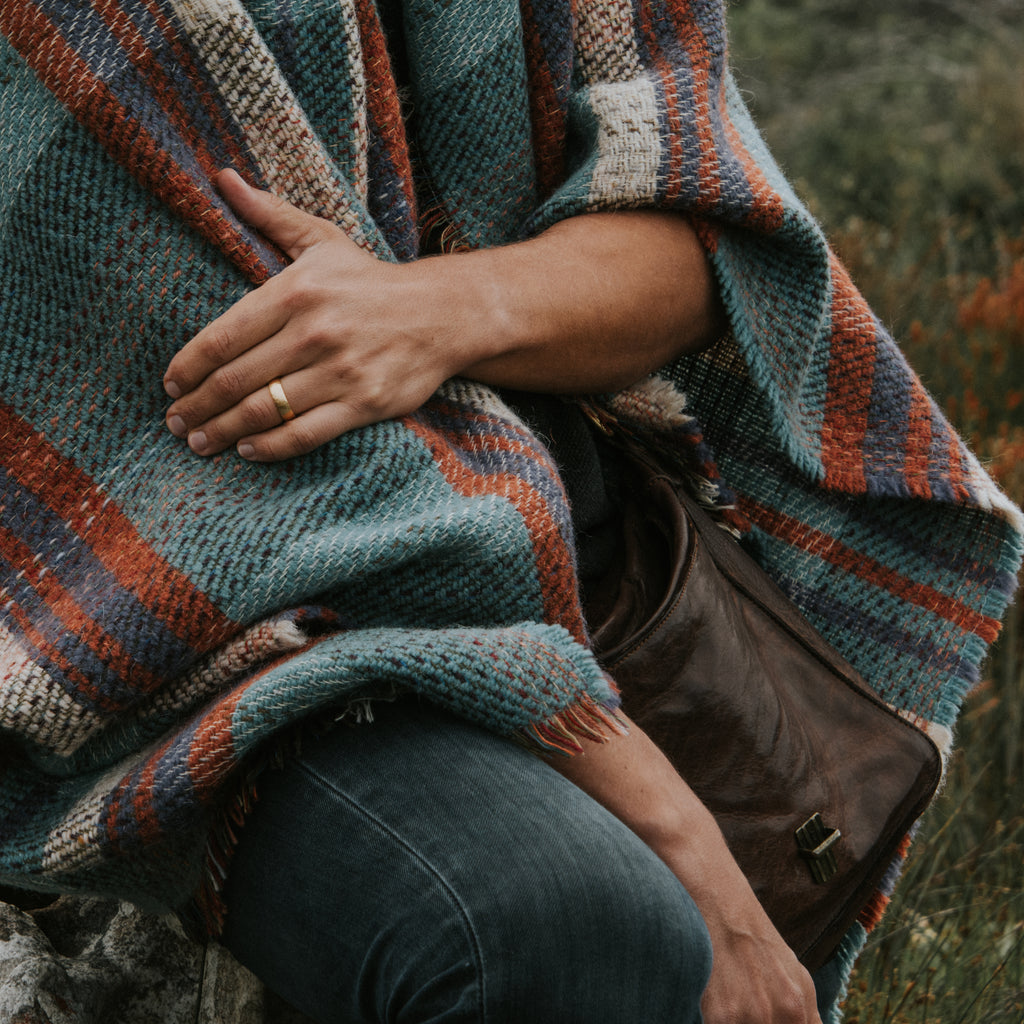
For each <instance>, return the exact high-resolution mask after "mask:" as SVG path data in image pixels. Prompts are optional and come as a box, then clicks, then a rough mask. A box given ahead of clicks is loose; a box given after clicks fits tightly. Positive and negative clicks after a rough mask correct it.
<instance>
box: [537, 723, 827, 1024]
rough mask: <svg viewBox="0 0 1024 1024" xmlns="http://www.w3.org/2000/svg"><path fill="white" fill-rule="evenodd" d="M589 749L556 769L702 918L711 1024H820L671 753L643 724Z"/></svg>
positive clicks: (790, 957) (807, 989)
mask: <svg viewBox="0 0 1024 1024" xmlns="http://www.w3.org/2000/svg"><path fill="white" fill-rule="evenodd" d="M583 746H584V750H583V752H582V753H580V754H576V755H575V756H573V757H565V756H553V757H551V758H548V759H547V760H548V763H549V764H550V765H551V766H552V767H553V768H555V769H556V770H557V771H558V772H560V773H561V774H562V775H564V776H565V777H566V778H567V779H569V780H570V781H571V782H574V783H575V784H576V785H577V786H579V787H580V789H582V790H583V791H584V792H585V793H587V794H588V795H589V796H591V797H593V798H594V799H595V800H596V801H597V802H598V803H599V804H601V805H602V806H604V807H606V808H607V809H608V810H609V811H611V812H612V814H614V815H615V816H616V817H617V818H619V820H620V821H622V822H623V823H625V824H626V825H628V826H629V827H630V828H631V829H632V830H633V831H634V832H635V833H636V834H637V835H638V836H639V837H640V838H641V839H642V840H643V841H644V842H645V843H646V844H647V845H648V846H649V847H650V848H651V849H652V850H654V852H655V853H656V854H658V856H659V857H660V858H661V859H662V860H663V861H664V862H665V863H666V864H667V865H668V867H669V868H670V870H671V871H672V873H673V874H674V875H675V876H676V877H677V878H678V879H679V880H680V881H681V882H682V883H683V885H684V886H685V887H686V889H687V891H688V892H689V894H690V895H691V896H692V897H693V900H694V902H695V903H696V904H697V907H698V908H699V910H700V912H701V915H702V916H703V917H704V922H705V924H706V925H707V927H708V932H709V934H710V936H711V950H712V957H713V963H712V971H711V980H710V982H709V983H708V987H707V990H706V992H705V994H704V1002H703V1007H702V1009H703V1013H704V1022H705V1024H818V1022H819V1017H818V1013H817V1009H816V1005H815V995H814V985H813V983H812V981H811V978H810V975H809V974H808V973H807V971H806V970H805V969H804V968H803V967H802V966H801V964H800V963H799V961H798V960H797V958H796V955H795V954H794V953H793V951H792V950H791V949H790V948H789V947H788V946H787V945H786V944H785V942H783V940H782V938H781V937H780V936H779V933H778V932H777V931H776V930H775V928H774V926H773V925H772V923H771V921H770V920H769V918H768V916H767V914H765V912H764V910H763V909H762V908H761V905H760V903H758V901H757V897H756V896H755V895H754V893H753V890H752V889H751V888H750V886H749V884H748V883H747V880H746V878H745V876H744V875H743V872H742V871H740V869H739V867H738V865H737V864H736V861H735V860H734V859H733V857H732V855H731V854H730V853H729V850H728V847H727V846H726V845H725V839H724V838H723V836H722V833H721V831H720V829H719V828H718V825H717V823H716V822H715V819H714V817H713V816H712V815H711V813H710V812H709V811H708V810H707V808H706V807H705V806H704V805H703V804H702V803H701V802H700V800H699V799H698V798H697V796H696V794H695V793H694V792H693V790H692V789H690V787H689V786H688V785H687V784H686V783H685V782H684V781H683V779H681V778H680V777H679V775H678V773H677V772H676V770H675V769H674V768H673V767H672V765H671V764H670V763H669V761H668V759H667V758H666V757H665V756H664V754H662V752H661V751H660V750H659V749H658V747H657V746H655V744H654V743H653V741H652V740H651V739H650V738H649V737H648V736H647V735H646V733H644V732H642V731H641V730H640V729H639V728H638V727H637V726H636V725H630V731H629V735H625V736H621V735H620V736H614V737H612V738H611V739H609V740H607V741H605V742H604V743H595V742H589V741H586V740H584V741H583Z"/></svg>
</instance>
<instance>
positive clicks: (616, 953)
mask: <svg viewBox="0 0 1024 1024" xmlns="http://www.w3.org/2000/svg"><path fill="white" fill-rule="evenodd" d="M226 895H227V901H228V909H229V913H228V920H227V929H226V933H225V939H224V941H225V943H226V944H227V946H228V947H229V948H230V949H231V950H232V951H233V952H234V954H235V955H236V956H237V957H238V959H239V960H241V961H242V963H244V964H246V965H247V966H248V967H249V968H250V969H252V970H253V971H254V972H255V973H256V974H257V975H258V976H259V977H260V978H262V979H263V980H264V982H265V983H266V984H268V985H269V986H270V987H271V988H272V989H274V990H275V991H276V992H277V993H278V994H279V995H281V996H283V997H284V998H285V999H287V1000H288V1001H289V1002H290V1003H292V1004H293V1005H294V1006H296V1007H297V1008H298V1009H300V1010H303V1011H304V1012H305V1013H307V1014H309V1016H311V1017H313V1018H314V1019H315V1020H317V1021H322V1022H328V1021H330V1022H334V1021H337V1022H342V1021H343V1022H349V1024H354V1022H362V1021H375V1022H377V1021H388V1022H396V1024H397V1022H403V1024H412V1022H417V1024H425V1022H428V1021H429V1022H442V1021H443V1022H481V1024H482V1022H487V1024H500V1022H501V1024H503V1022H508V1024H545V1022H552V1024H555V1022H557V1024H573V1022H579V1024H597V1022H600V1024H637V1022H644V1024H661V1022H672V1024H690V1022H699V1021H700V998H701V994H702V992H703V990H704V986H705V984H706V982H707V978H708V974H709V972H710V967H711V949H710V943H709V940H708V935H707V930H706V928H705V926H704V922H703V920H702V918H701V916H700V914H699V912H698V911H697V908H696V907H695V905H694V903H693V901H692V900H691V899H690V897H689V895H688V893H687V892H686V890H685V889H684V888H683V886H682V885H681V884H680V883H679V881H678V880H677V879H676V878H675V876H674V875H672V874H671V872H669V870H668V869H667V868H666V867H665V866H664V864H662V862H661V861H660V860H659V859H658V858H657V857H656V856H655V855H654V854H653V853H652V852H651V851H650V850H649V849H648V848H647V846H645V845H644V844H643V843H642V842H641V841H640V840H639V839H638V838H637V837H636V836H635V835H634V834H633V833H632V832H631V831H630V830H629V829H627V828H626V827H625V826H624V825H622V824H621V823H620V822H619V821H618V820H617V819H616V818H614V817H613V816H612V815H611V814H609V813H608V812H607V811H605V810H604V808H602V807H601V806H599V805H598V804H596V803H595V802H594V801H593V800H591V799H590V798H589V797H587V796H586V795H585V794H584V793H582V792H581V791H580V790H579V789H577V788H576V787H575V786H574V785H572V784H571V783H569V782H567V781H566V780H565V779H563V778H562V777H561V776H560V775H559V774H558V773H557V772H555V771H554V770H553V769H551V768H550V767H549V766H548V765H546V764H545V763H543V762H542V761H540V760H539V759H537V758H536V757H534V756H533V755H532V754H530V753H528V752H526V751H525V750H523V749H521V748H520V747H518V746H516V745H515V744H514V743H512V742H510V741H508V740H505V739H502V738H500V737H497V736H494V735H492V734H491V733H488V732H486V731H484V730H482V729H479V728H477V727H475V726H473V725H470V724H468V723H466V722H464V721H462V720H460V719H458V718H455V717H454V716H451V715H448V714H446V713H444V712H441V711H439V710H437V709H435V708H433V707H431V706H429V705H426V704H423V703H420V702H418V701H417V700H415V699H413V698H409V697H407V698H403V699H401V700H399V701H397V702H395V703H394V704H386V703H377V704H375V705H374V722H373V723H372V724H363V725H344V724H343V725H340V726H338V727H337V728H336V729H335V730H333V731H331V732H329V733H328V734H327V735H325V736H322V737H319V738H317V739H315V740H312V741H304V743H303V750H302V753H301V756H297V757H294V758H292V759H290V760H289V761H288V763H287V765H286V767H285V768H284V769H281V770H277V769H271V770H268V771H266V772H265V773H264V775H263V776H262V777H261V780H260V799H259V802H258V803H257V805H256V807H255V809H254V810H253V812H252V815H251V817H250V819H249V821H248V822H247V823H246V826H245V828H244V831H243V833H242V835H241V837H240V844H239V848H238V851H237V853H236V855H235V858H234V861H233V862H232V867H231V874H230V880H229V885H228V888H227V892H226Z"/></svg>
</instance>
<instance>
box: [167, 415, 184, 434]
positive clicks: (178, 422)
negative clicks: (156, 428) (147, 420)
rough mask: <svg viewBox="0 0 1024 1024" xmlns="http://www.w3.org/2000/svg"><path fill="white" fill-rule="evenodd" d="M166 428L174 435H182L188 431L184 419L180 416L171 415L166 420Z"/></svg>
mask: <svg viewBox="0 0 1024 1024" xmlns="http://www.w3.org/2000/svg"><path fill="white" fill-rule="evenodd" d="M167 429H168V430H169V431H170V432H171V433H172V434H173V435H174V436H175V437H184V436H185V435H186V434H187V433H188V428H187V427H186V426H185V421H184V420H183V419H182V418H181V417H180V416H171V417H170V418H169V419H168V420H167Z"/></svg>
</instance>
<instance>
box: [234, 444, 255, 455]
mask: <svg viewBox="0 0 1024 1024" xmlns="http://www.w3.org/2000/svg"><path fill="white" fill-rule="evenodd" d="M238 454H239V455H241V456H242V458H243V459H251V458H252V457H253V456H254V455H255V454H256V449H255V448H254V447H253V446H252V445H251V444H246V443H245V442H244V441H243V442H242V443H241V444H240V445H239V446H238Z"/></svg>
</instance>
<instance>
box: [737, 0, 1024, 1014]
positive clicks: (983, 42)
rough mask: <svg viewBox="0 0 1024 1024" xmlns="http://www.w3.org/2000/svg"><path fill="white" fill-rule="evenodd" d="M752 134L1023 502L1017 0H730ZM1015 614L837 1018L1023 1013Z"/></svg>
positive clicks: (1022, 22) (1022, 57)
mask: <svg viewBox="0 0 1024 1024" xmlns="http://www.w3.org/2000/svg"><path fill="white" fill-rule="evenodd" d="M729 19H730V22H729V23H730V48H731V56H732V63H733V67H734V69H735V71H736V74H737V77H738V79H739V82H740V86H741V88H742V89H743V92H744V94H745V96H746V98H747V101H748V103H749V104H750V106H751V107H752V109H753V111H754V114H755V117H756V119H757V121H758V123H759V124H760V126H761V130H762V132H763V134H764V135H765V137H766V139H767V141H768V143H769V146H770V147H771V149H772V151H773V152H774V153H775V156H776V158H777V159H778V160H779V162H780V164H781V165H782V167H783V169H784V170H785V171H786V173H787V174H788V176H789V178H790V180H791V181H792V182H793V183H794V185H795V186H796V189H797V192H798V193H799V194H800V195H801V196H802V198H803V199H804V201H805V202H806V203H807V204H808V205H809V206H810V208H811V209H812V211H813V212H814V213H815V214H816V216H817V217H818V218H819V220H821V221H822V223H823V225H824V226H825V229H826V232H827V233H828V235H829V237H830V238H831V240H832V242H833V245H834V246H835V248H836V249H837V251H838V252H839V254H840V256H841V257H842V259H843V260H844V262H845V263H846V264H847V266H848V267H849V269H850V271H851V273H852V275H853V278H854V280H855V281H856V282H857V283H858V284H859V285H860V287H861V290H862V291H863V292H864V294H865V296H866V297H867V298H868V300H869V302H870V303H871V304H872V306H873V307H874V308H875V310H876V312H877V313H878V314H879V315H880V317H881V318H882V320H883V322H885V323H886V324H887V325H888V326H889V327H890V329H891V330H892V331H893V333H894V335H895V337H896V338H897V339H898V340H899V342H900V344H901V345H902V347H903V349H904V351H905V352H906V354H907V356H908V358H909V359H910V361H911V363H912V364H913V365H914V367H915V368H916V369H917V371H918V373H919V374H920V375H921V377H922V379H923V380H924V382H925V384H926V385H927V386H928V387H929V389H930V390H931V391H932V393H933V394H934V395H935V396H936V397H937V398H938V400H939V402H940V404H941V405H943V407H944V408H945V409H946V412H947V414H948V415H949V417H950V419H951V420H952V421H953V422H954V423H955V424H956V426H957V427H958V428H959V429H960V430H961V432H962V433H963V434H964V435H965V436H966V437H967V438H968V439H969V441H970V443H971V444H972V446H973V448H974V450H975V451H976V452H977V453H978V455H979V456H980V457H981V458H982V460H983V462H985V463H986V464H987V466H988V467H989V469H990V471H991V472H992V473H993V475H995V476H996V478H997V479H998V480H999V481H1000V483H1001V484H1002V485H1003V486H1004V488H1006V490H1007V491H1008V492H1009V493H1010V494H1011V496H1012V497H1014V499H1015V500H1016V501H1017V502H1018V503H1024V0H902V2H901V3H899V4H894V3H892V2H891V0H732V3H731V4H730V11H729ZM1022 620H1024V616H1022V615H1021V614H1020V612H1019V611H1018V610H1013V611H1011V614H1010V617H1009V619H1008V621H1007V625H1006V627H1005V628H1004V631H1003V635H1002V637H1001V639H1000V641H999V643H998V644H997V646H996V648H995V651H994V654H993V656H992V658H991V659H990V661H989V663H988V665H987V668H986V673H985V678H984V679H983V681H982V683H981V684H980V685H979V686H978V687H977V688H976V689H975V690H974V692H972V694H971V695H970V696H969V698H968V700H967V703H966V705H965V707H964V712H963V715H962V718H961V724H960V727H959V732H958V743H959V749H958V753H957V755H956V758H955V760H954V762H953V764H952V766H951V771H950V777H949V781H948V783H947V785H946V788H945V790H944V792H943V794H942V795H941V797H940V802H939V805H938V806H937V807H935V808H933V810H932V811H931V812H930V813H929V815H928V816H927V817H926V819H925V823H924V826H923V828H922V831H921V834H920V835H919V837H918V838H917V840H916V842H915V844H914V847H913V850H912V853H911V858H910V861H909V863H908V865H907V870H906V872H905V875H904V878H903V882H902V884H901V886H900V887H899V889H898V890H897V894H896V898H895V899H894V901H893V904H892V906H891V907H890V909H889V912H888V914H887V915H886V918H885V920H884V922H883V924H882V926H881V927H880V928H879V929H877V930H876V931H875V932H874V933H873V934H872V936H871V937H870V939H869V945H868V948H867V950H866V951H865V954H864V956H862V958H861V960H860V962H859V964H858V967H857V973H856V975H855V977H854V981H853V985H852V988H851V993H850V997H849V999H848V1000H847V1003H846V1006H845V1011H844V1020H846V1021H848V1022H856V1024H881V1022H883V1021H884V1022H894V1024H911V1022H914V1024H1022V1022H1024V628H1021V625H1020V624H1019V623H1022Z"/></svg>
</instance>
